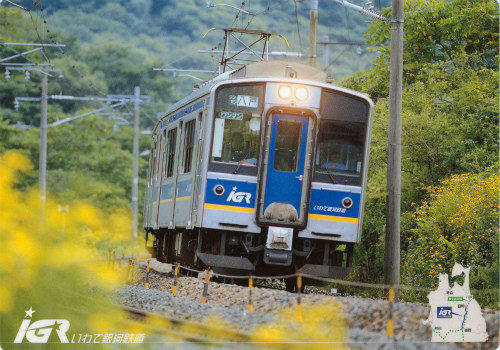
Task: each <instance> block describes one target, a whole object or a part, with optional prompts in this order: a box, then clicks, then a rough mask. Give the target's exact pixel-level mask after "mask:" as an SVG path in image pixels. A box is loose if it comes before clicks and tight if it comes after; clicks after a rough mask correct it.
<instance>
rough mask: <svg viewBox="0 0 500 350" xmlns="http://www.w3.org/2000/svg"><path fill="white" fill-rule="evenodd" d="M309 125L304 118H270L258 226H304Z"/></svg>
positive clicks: (310, 125) (307, 178)
mask: <svg viewBox="0 0 500 350" xmlns="http://www.w3.org/2000/svg"><path fill="white" fill-rule="evenodd" d="M313 124H314V123H313V122H312V120H311V119H309V118H308V117H307V116H296V115H286V114H274V115H272V116H271V117H270V120H269V122H268V128H267V130H266V138H267V140H268V141H267V142H266V143H267V144H266V150H265V152H266V153H267V162H266V163H267V167H263V168H265V169H264V172H263V176H262V178H263V179H265V182H264V184H263V186H262V187H261V190H260V196H261V198H260V201H259V202H260V209H259V218H258V219H259V220H258V221H259V222H260V223H266V224H276V225H287V226H294V227H300V226H304V225H305V220H306V219H305V218H306V217H307V215H306V214H307V213H305V212H304V211H305V210H307V209H306V205H305V203H306V202H307V193H308V191H307V186H308V180H309V177H310V164H309V163H310V162H311V157H310V155H309V154H310V153H311V152H310V150H311V145H310V142H309V141H308V140H311V138H312V137H311V135H312V126H313Z"/></svg>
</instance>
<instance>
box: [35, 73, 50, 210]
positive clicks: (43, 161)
mask: <svg viewBox="0 0 500 350" xmlns="http://www.w3.org/2000/svg"><path fill="white" fill-rule="evenodd" d="M48 80H49V78H48V75H47V70H46V69H44V70H43V74H42V95H41V96H40V158H39V160H40V163H39V167H40V169H39V174H38V182H39V187H40V199H41V200H42V206H43V207H45V200H46V198H47V181H46V179H47V94H48V86H49V81H48Z"/></svg>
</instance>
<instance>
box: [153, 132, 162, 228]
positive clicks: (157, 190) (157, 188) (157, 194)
mask: <svg viewBox="0 0 500 350" xmlns="http://www.w3.org/2000/svg"><path fill="white" fill-rule="evenodd" d="M163 139H164V136H163V134H161V135H160V138H159V140H158V144H157V149H156V155H155V159H156V164H155V167H154V202H153V203H154V205H153V208H152V218H153V219H154V225H153V227H154V228H158V213H159V211H160V198H161V173H162V165H163V162H162V159H163V153H162V150H163V147H164V146H163V142H164V141H163Z"/></svg>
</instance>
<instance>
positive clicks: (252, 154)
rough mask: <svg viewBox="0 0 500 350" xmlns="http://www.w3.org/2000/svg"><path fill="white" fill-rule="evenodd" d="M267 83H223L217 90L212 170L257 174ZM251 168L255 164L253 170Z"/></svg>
mask: <svg viewBox="0 0 500 350" xmlns="http://www.w3.org/2000/svg"><path fill="white" fill-rule="evenodd" d="M263 106H264V86H263V85H238V86H229V87H222V88H221V89H220V90H218V91H217V94H216V106H215V121H214V133H213V142H212V156H211V165H210V170H213V171H219V172H233V171H234V167H235V166H240V165H244V166H245V167H240V168H242V169H241V171H239V173H241V174H253V173H255V174H256V171H257V170H256V165H257V155H258V145H259V135H260V125H261V115H262V110H263ZM248 168H253V170H249V169H248Z"/></svg>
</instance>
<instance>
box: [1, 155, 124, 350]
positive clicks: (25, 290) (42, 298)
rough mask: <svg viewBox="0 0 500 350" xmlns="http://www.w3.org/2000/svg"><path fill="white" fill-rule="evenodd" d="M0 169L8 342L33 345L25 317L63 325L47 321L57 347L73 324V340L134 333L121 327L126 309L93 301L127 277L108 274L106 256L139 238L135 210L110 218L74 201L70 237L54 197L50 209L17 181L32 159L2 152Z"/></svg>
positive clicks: (3, 322)
mask: <svg viewBox="0 0 500 350" xmlns="http://www.w3.org/2000/svg"><path fill="white" fill-rule="evenodd" d="M0 164H2V166H1V167H0V247H1V249H2V252H1V254H0V342H4V343H12V342H14V340H15V339H16V335H17V337H21V336H24V335H26V338H24V337H22V339H21V341H24V342H27V341H28V340H26V339H27V337H28V336H29V334H30V330H27V331H24V333H23V331H22V329H21V328H22V327H21V323H22V322H23V320H29V321H30V322H33V323H32V325H35V322H36V321H37V320H46V321H47V322H48V321H49V320H58V321H60V322H59V323H58V325H56V326H54V329H55V331H54V332H47V327H48V326H50V324H49V323H50V322H48V323H47V322H46V323H47V325H45V331H46V333H47V334H49V338H48V339H47V341H48V342H49V343H51V348H52V347H54V346H55V345H57V343H59V342H60V341H63V340H65V339H64V334H63V333H64V330H65V329H66V328H68V327H69V325H70V328H69V330H68V329H66V332H65V334H66V335H67V338H68V339H67V340H68V341H69V342H72V340H73V341H74V342H78V337H79V335H85V334H87V335H93V336H95V335H97V334H101V338H102V335H104V334H108V338H109V335H110V334H113V332H117V331H119V332H120V333H123V332H130V329H123V326H119V325H117V324H116V322H117V321H116V320H120V319H122V316H121V315H120V311H118V310H116V309H115V308H111V307H109V305H107V304H106V303H105V302H104V301H103V300H99V298H98V297H97V296H95V295H92V296H89V291H93V290H99V291H101V292H99V293H96V295H97V294H98V295H102V294H104V293H103V292H102V291H105V290H108V289H110V288H111V287H113V286H115V285H116V283H118V282H120V281H122V280H123V279H122V277H123V276H121V275H120V274H119V273H117V272H115V271H111V270H109V269H108V267H107V264H106V263H105V260H104V258H105V257H106V254H107V251H108V249H111V248H113V249H116V248H117V247H122V248H123V247H124V243H125V237H130V236H131V234H130V231H131V223H130V220H129V217H128V215H127V213H126V212H120V211H117V212H115V213H112V214H110V215H109V214H107V215H104V214H103V213H101V212H100V211H99V210H98V209H96V208H94V207H92V206H90V205H88V204H85V203H79V202H75V203H70V205H69V206H70V210H69V212H68V213H64V215H65V220H64V221H65V225H64V235H63V231H62V230H63V227H62V225H63V220H62V215H63V213H62V212H61V211H60V210H58V206H57V204H56V203H55V202H54V201H53V200H51V199H50V198H48V199H47V200H46V203H45V206H43V205H42V202H41V200H40V195H39V193H38V192H37V191H36V190H31V191H28V192H21V191H19V190H16V188H15V179H16V176H18V175H19V173H20V172H27V171H29V170H30V169H31V164H30V162H29V160H27V159H26V158H25V157H23V156H21V155H19V154H16V153H10V152H9V153H5V154H3V155H0ZM99 257H102V258H103V259H101V260H99ZM27 310H28V311H29V310H35V311H34V312H28V311H27ZM63 321H65V322H63ZM25 323H26V327H28V325H29V323H27V321H25ZM42 323H43V322H40V323H38V325H39V326H40V327H39V328H41V325H42ZM23 324H24V323H23ZM57 327H60V329H61V330H62V331H63V333H62V335H59V333H58V332H57V329H58V328H57ZM120 327H121V328H120ZM20 329H21V330H20ZM49 329H50V327H49ZM31 332H33V331H31ZM37 332H38V333H36V334H35V332H34V333H33V335H32V337H33V338H32V339H35V338H34V337H36V336H41V335H43V330H39V331H37ZM75 334H76V338H74V337H73V339H71V335H73V336H74V335H75ZM129 334H130V333H129ZM81 338H82V337H80V341H81ZM39 339H41V340H43V337H41V338H39ZM87 339H90V338H88V337H87ZM94 340H95V339H94ZM99 342H101V341H99Z"/></svg>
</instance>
